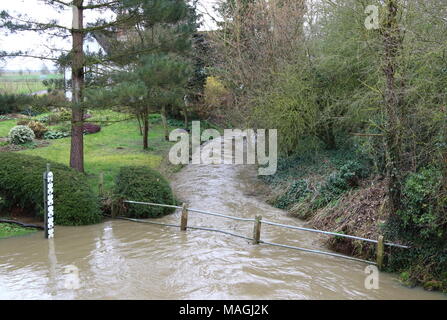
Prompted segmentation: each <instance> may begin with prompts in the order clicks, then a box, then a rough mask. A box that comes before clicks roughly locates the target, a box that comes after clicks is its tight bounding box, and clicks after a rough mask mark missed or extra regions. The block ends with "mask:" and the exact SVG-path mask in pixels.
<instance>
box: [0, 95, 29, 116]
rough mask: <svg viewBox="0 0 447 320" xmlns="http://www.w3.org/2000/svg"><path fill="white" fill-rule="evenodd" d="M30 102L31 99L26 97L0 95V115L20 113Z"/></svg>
mask: <svg viewBox="0 0 447 320" xmlns="http://www.w3.org/2000/svg"><path fill="white" fill-rule="evenodd" d="M31 101H32V97H31V96H28V95H15V94H0V115H1V114H5V113H14V112H20V111H22V110H23V108H24V107H25V106H26V105H27V104H29V103H31Z"/></svg>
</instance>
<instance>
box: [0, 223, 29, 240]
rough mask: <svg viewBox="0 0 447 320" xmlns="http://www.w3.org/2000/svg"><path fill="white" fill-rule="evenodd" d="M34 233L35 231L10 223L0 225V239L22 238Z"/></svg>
mask: <svg viewBox="0 0 447 320" xmlns="http://www.w3.org/2000/svg"><path fill="white" fill-rule="evenodd" d="M34 232H36V229H31V228H23V227H20V226H18V225H14V224H10V223H0V238H8V237H16V236H23V235H26V234H30V233H34Z"/></svg>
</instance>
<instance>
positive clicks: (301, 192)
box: [273, 179, 311, 209]
mask: <svg viewBox="0 0 447 320" xmlns="http://www.w3.org/2000/svg"><path fill="white" fill-rule="evenodd" d="M310 192H311V191H310V190H309V186H308V182H307V180H304V179H301V180H296V181H295V182H293V183H292V185H291V186H290V187H289V188H288V189H287V191H286V192H285V193H284V194H282V195H281V196H280V197H279V198H278V199H276V200H275V202H274V203H273V205H274V206H275V207H277V208H280V209H287V208H288V207H290V206H291V205H293V204H294V203H296V202H298V201H300V200H301V199H303V198H304V197H305V196H307V195H308V194H309V193H310Z"/></svg>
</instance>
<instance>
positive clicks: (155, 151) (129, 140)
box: [20, 120, 172, 191]
mask: <svg viewBox="0 0 447 320" xmlns="http://www.w3.org/2000/svg"><path fill="white" fill-rule="evenodd" d="M70 141H71V139H70V137H67V138H63V139H58V140H52V141H51V145H50V146H48V147H44V148H36V149H29V150H24V151H20V152H23V153H24V154H29V155H35V156H40V157H43V158H46V159H49V160H53V161H56V162H59V163H62V164H65V165H69V155H70ZM171 145H172V143H171V142H168V141H165V140H164V136H163V128H162V126H160V125H156V126H154V127H152V128H151V130H150V131H149V150H147V151H144V150H143V147H142V146H143V139H142V137H141V136H140V134H139V130H138V124H137V121H135V120H129V121H123V122H118V123H114V124H111V125H109V126H105V127H102V129H101V131H100V132H98V133H95V134H90V135H86V136H84V161H85V162H84V163H85V171H86V173H87V177H88V180H89V183H90V184H91V186H92V187H93V189H94V190H95V191H97V190H98V183H99V175H100V173H101V172H103V173H104V189H105V190H106V191H108V190H111V189H112V187H113V181H114V179H115V176H116V175H117V173H118V170H119V168H120V167H121V166H129V165H136V166H149V167H151V168H157V167H158V166H159V165H160V163H161V161H162V158H163V155H164V154H165V153H166V152H167V150H168V149H169V148H170V146H171Z"/></svg>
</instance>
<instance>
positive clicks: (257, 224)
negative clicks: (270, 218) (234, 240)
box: [252, 215, 262, 244]
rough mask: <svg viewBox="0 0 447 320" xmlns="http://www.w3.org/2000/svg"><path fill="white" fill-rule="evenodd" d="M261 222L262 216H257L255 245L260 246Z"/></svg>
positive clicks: (254, 233) (254, 232) (254, 235)
mask: <svg viewBox="0 0 447 320" xmlns="http://www.w3.org/2000/svg"><path fill="white" fill-rule="evenodd" d="M261 220H262V216H260V215H257V216H256V217H255V223H254V227H253V242H252V243H253V244H259V241H260V240H261Z"/></svg>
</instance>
